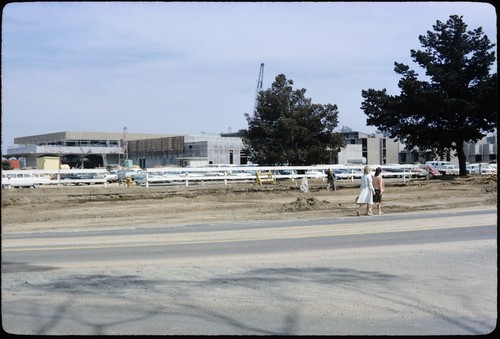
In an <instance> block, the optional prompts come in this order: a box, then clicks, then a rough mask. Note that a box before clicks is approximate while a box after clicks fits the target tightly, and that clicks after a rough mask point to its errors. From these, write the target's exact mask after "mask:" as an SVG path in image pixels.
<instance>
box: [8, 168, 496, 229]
mask: <svg viewBox="0 0 500 339" xmlns="http://www.w3.org/2000/svg"><path fill="white" fill-rule="evenodd" d="M385 185H386V191H385V193H384V195H383V212H384V213H385V214H389V213H404V212H408V211H412V212H415V211H426V210H438V209H450V208H465V207H473V206H487V205H488V206H492V205H497V182H496V177H485V176H483V177H479V176H467V177H441V178H434V179H431V180H425V179H418V180H416V179H414V180H410V181H406V182H403V179H386V180H385ZM338 188H339V189H338V190H337V191H333V192H332V191H327V190H326V182H324V181H321V180H309V192H307V193H304V192H302V191H301V190H300V188H299V183H298V182H292V181H282V182H278V183H277V184H276V185H271V184H268V185H263V186H257V185H256V184H253V183H246V184H242V183H240V184H236V183H233V184H230V185H228V186H223V185H220V186H214V185H208V184H206V185H204V184H201V185H191V186H189V187H185V186H157V187H149V188H145V187H138V186H133V187H126V186H119V185H118V184H110V185H107V187H104V186H103V185H91V186H65V187H40V188H38V189H32V188H29V189H28V188H24V189H10V190H2V233H7V232H31V231H57V230H63V229H65V230H83V229H111V228H123V227H135V228H137V227H155V226H166V225H168V226H179V225H186V224H201V223H203V224H206V223H216V222H229V221H233V222H238V221H241V222H243V221H253V220H280V219H313V218H316V219H320V218H329V217H335V216H353V217H354V216H355V215H356V210H357V207H358V206H357V205H356V203H355V198H356V197H357V194H358V192H359V180H358V181H356V180H355V181H354V182H352V181H350V180H339V181H338ZM362 217H365V218H368V217H366V216H362ZM376 217H377V216H373V217H371V218H376Z"/></svg>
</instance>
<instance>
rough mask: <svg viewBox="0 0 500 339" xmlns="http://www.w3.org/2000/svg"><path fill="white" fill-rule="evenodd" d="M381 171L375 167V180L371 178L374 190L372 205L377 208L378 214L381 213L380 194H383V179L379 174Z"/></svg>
mask: <svg viewBox="0 0 500 339" xmlns="http://www.w3.org/2000/svg"><path fill="white" fill-rule="evenodd" d="M381 172H382V169H381V168H380V167H377V169H376V170H375V178H373V188H374V189H375V194H374V195H373V203H374V204H375V205H376V206H377V208H378V214H384V213H382V193H384V190H385V187H384V179H382V175H381V174H380V173H381Z"/></svg>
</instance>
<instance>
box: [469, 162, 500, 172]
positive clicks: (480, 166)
mask: <svg viewBox="0 0 500 339" xmlns="http://www.w3.org/2000/svg"><path fill="white" fill-rule="evenodd" d="M466 168H467V171H469V173H472V174H483V175H490V174H495V173H496V170H495V169H494V168H493V167H491V165H490V164H488V163H486V162H481V163H476V164H470V165H467V167H466Z"/></svg>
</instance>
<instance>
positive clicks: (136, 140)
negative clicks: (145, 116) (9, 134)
mask: <svg viewBox="0 0 500 339" xmlns="http://www.w3.org/2000/svg"><path fill="white" fill-rule="evenodd" d="M14 143H15V144H16V146H18V147H16V148H9V149H8V150H7V152H6V153H5V154H3V156H4V157H5V158H17V159H22V162H23V163H22V166H21V167H36V166H37V159H39V158H41V157H46V156H57V157H61V163H62V164H68V165H69V166H70V167H72V168H94V167H104V166H110V165H118V164H122V163H123V161H124V160H125V159H130V160H132V162H133V163H134V164H136V165H139V166H141V167H142V168H145V167H153V166H171V165H175V166H202V165H209V164H235V165H243V164H246V163H247V158H246V154H245V152H244V150H243V143H242V141H241V138H238V137H231V136H229V137H224V136H223V135H198V136H197V135H188V136H180V135H171V134H143V133H140V134H129V133H126V132H124V133H105V132H58V133H50V134H41V135H33V136H27V137H19V138H15V139H14Z"/></svg>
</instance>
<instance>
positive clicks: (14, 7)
mask: <svg viewBox="0 0 500 339" xmlns="http://www.w3.org/2000/svg"><path fill="white" fill-rule="evenodd" d="M450 15H460V16H463V21H464V22H465V23H466V24H467V25H468V29H469V30H472V29H476V28H478V27H482V28H483V31H484V33H485V34H486V35H487V36H488V38H489V39H490V41H491V42H493V43H496V41H497V30H496V20H497V18H496V10H495V8H494V7H493V6H492V5H491V4H489V3H486V2H20V3H16V2H13V3H8V4H7V5H6V6H5V7H3V13H2V74H1V76H2V78H1V81H2V104H1V110H2V112H1V113H2V153H4V149H6V148H9V147H12V146H14V138H16V137H22V136H30V135H37V134H45V133H56V132H62V131H81V132H91V131H92V132H94V131H95V132H118V133H122V132H123V131H124V128H125V127H126V128H127V131H128V133H156V134H177V135H193V134H194V135H199V134H209V135H216V134H219V133H226V132H236V131H238V130H240V129H246V128H248V124H247V121H246V119H245V116H244V114H245V113H250V114H252V113H253V108H254V103H255V97H256V90H257V82H258V78H259V71H260V65H261V63H264V75H263V86H262V89H264V90H265V89H267V88H270V87H271V84H272V83H273V81H274V80H275V78H276V76H277V75H279V74H284V75H285V76H286V77H287V79H291V80H293V88H294V89H302V88H304V89H306V94H305V96H306V97H307V98H310V99H311V100H312V102H313V103H315V104H322V105H325V104H335V105H337V106H338V110H339V126H338V128H337V130H340V129H341V128H342V127H344V126H345V127H349V128H351V129H353V130H356V131H360V132H364V133H372V132H374V131H375V130H376V129H375V127H373V126H367V125H366V115H365V114H364V112H363V111H362V110H361V109H360V107H361V103H362V97H361V91H362V90H366V89H369V88H373V89H384V88H386V89H387V91H388V93H389V94H392V95H398V94H399V93H400V91H399V88H398V87H397V83H398V81H399V79H400V76H398V75H397V74H396V73H395V72H394V62H401V63H404V64H407V65H409V66H410V68H412V69H414V70H416V71H417V73H419V74H420V75H421V76H423V75H425V70H423V69H421V68H419V66H418V65H417V64H416V63H414V62H413V60H412V59H411V57H410V50H411V49H417V50H423V48H422V46H421V45H420V43H419V40H418V36H419V35H426V34H427V31H433V28H432V27H433V25H435V24H436V21H438V20H439V21H441V22H446V21H447V20H448V19H449V17H450ZM494 71H495V72H496V64H495V65H494Z"/></svg>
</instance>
